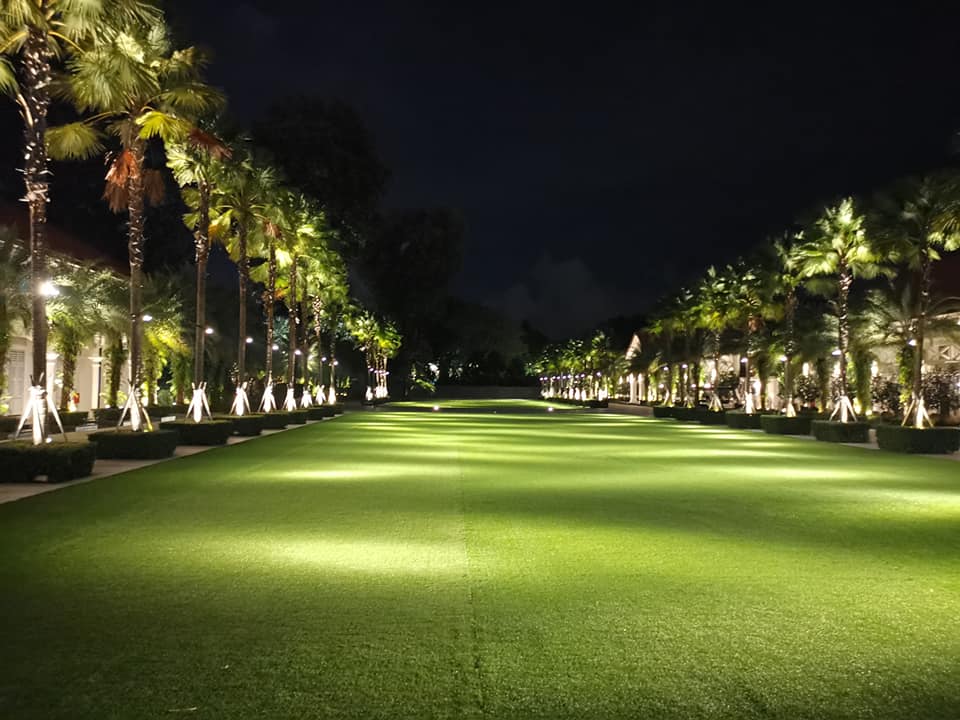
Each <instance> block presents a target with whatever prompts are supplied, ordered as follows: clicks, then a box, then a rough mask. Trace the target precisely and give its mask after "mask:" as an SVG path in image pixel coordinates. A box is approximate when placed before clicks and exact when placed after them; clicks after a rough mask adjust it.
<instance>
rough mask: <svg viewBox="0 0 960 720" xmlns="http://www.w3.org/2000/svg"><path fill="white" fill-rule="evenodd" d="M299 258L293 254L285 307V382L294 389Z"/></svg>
mask: <svg viewBox="0 0 960 720" xmlns="http://www.w3.org/2000/svg"><path fill="white" fill-rule="evenodd" d="M299 260H300V258H298V257H297V255H296V254H294V256H293V259H292V262H291V264H290V299H289V301H288V303H287V307H288V308H289V309H290V316H289V317H290V321H289V330H288V332H287V340H288V348H289V353H288V357H287V382H288V383H289V384H290V387H292V388H293V387H295V385H296V383H295V380H294V378H295V376H296V372H297V325H298V324H299V323H298V319H297V307H298V304H297V275H298V272H297V263H298V262H299Z"/></svg>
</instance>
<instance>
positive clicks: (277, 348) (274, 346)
mask: <svg viewBox="0 0 960 720" xmlns="http://www.w3.org/2000/svg"><path fill="white" fill-rule="evenodd" d="M271 347H272V349H274V350H279V349H280V346H279V345H277V344H276V343H274V344H273V345H272V346H271Z"/></svg>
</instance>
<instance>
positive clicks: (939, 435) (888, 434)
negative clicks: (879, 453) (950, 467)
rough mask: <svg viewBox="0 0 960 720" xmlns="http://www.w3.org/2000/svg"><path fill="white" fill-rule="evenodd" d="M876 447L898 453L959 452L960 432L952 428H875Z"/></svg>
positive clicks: (892, 426) (895, 426)
mask: <svg viewBox="0 0 960 720" xmlns="http://www.w3.org/2000/svg"><path fill="white" fill-rule="evenodd" d="M877 445H879V446H880V449H882V450H890V451H892V452H899V453H925V454H928V455H940V454H944V453H955V452H957V450H960V430H958V429H957V428H952V427H933V428H923V429H920V428H914V427H901V426H900V425H880V426H878V427H877Z"/></svg>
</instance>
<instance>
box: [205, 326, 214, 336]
mask: <svg viewBox="0 0 960 720" xmlns="http://www.w3.org/2000/svg"><path fill="white" fill-rule="evenodd" d="M204 332H205V333H206V334H207V335H213V328H211V327H208V328H207V329H206V330H204Z"/></svg>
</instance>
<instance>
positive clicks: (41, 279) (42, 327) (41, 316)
mask: <svg viewBox="0 0 960 720" xmlns="http://www.w3.org/2000/svg"><path fill="white" fill-rule="evenodd" d="M22 56H23V83H22V87H23V94H22V101H21V108H20V110H21V115H22V116H23V125H24V131H23V179H24V185H25V189H26V194H25V196H24V198H23V199H24V201H25V202H26V203H27V207H28V209H29V212H30V280H31V288H30V292H31V297H32V313H31V314H32V319H31V322H32V329H31V330H32V334H33V363H32V374H33V382H34V383H37V384H38V383H40V378H41V376H42V375H43V374H44V372H45V371H46V367H47V305H46V298H45V297H44V295H43V292H42V288H43V286H44V284H45V283H46V282H47V280H48V278H47V243H46V228H47V200H48V197H49V196H48V191H49V182H48V177H49V174H50V173H49V170H48V168H47V163H48V161H47V147H46V134H47V111H48V110H49V108H50V83H51V81H52V79H53V73H52V71H51V68H50V60H51V52H50V46H49V43H48V42H47V38H46V37H45V35H44V33H42V32H41V31H40V30H38V29H36V28H31V29H30V30H29V31H28V32H27V36H26V39H25V40H24V45H23V50H22Z"/></svg>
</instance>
